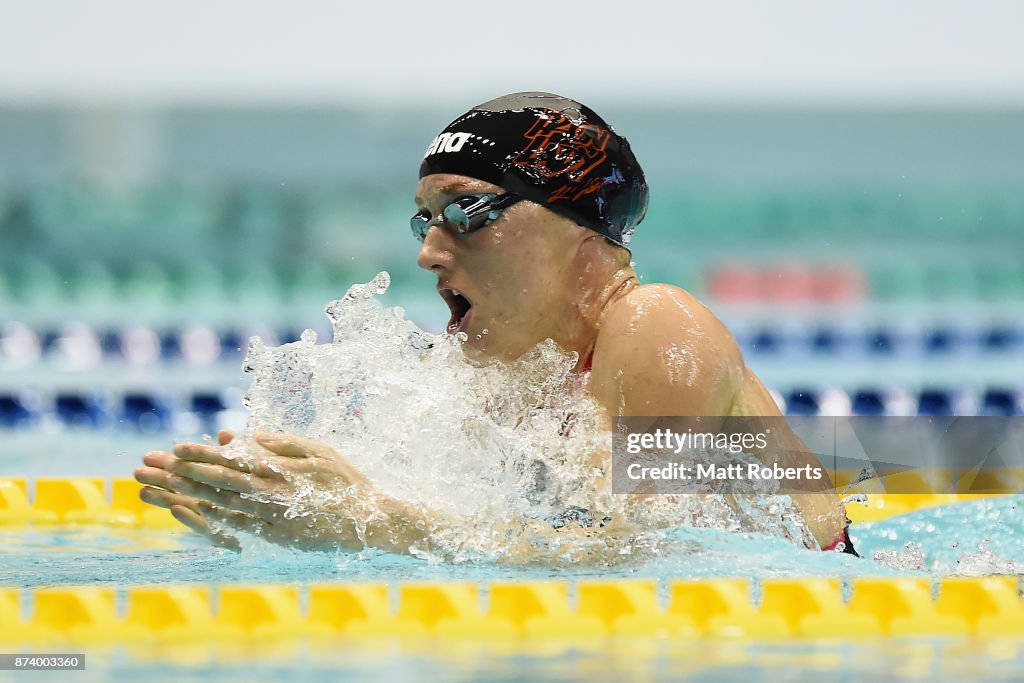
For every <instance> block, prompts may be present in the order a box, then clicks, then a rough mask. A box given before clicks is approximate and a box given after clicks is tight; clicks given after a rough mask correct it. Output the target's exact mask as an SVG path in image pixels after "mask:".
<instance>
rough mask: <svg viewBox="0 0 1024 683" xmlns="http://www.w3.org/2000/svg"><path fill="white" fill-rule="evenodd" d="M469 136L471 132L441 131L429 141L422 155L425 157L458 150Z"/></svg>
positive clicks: (471, 135)
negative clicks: (428, 145)
mask: <svg viewBox="0 0 1024 683" xmlns="http://www.w3.org/2000/svg"><path fill="white" fill-rule="evenodd" d="M471 137H473V134H472V133H441V134H440V135H438V136H437V137H436V138H434V141H433V142H431V143H430V147H427V153H426V154H424V155H423V156H424V158H426V157H429V156H430V155H431V154H437V153H439V152H458V151H459V150H461V149H462V146H463V145H465V144H466V141H467V140H469V139H470V138H471Z"/></svg>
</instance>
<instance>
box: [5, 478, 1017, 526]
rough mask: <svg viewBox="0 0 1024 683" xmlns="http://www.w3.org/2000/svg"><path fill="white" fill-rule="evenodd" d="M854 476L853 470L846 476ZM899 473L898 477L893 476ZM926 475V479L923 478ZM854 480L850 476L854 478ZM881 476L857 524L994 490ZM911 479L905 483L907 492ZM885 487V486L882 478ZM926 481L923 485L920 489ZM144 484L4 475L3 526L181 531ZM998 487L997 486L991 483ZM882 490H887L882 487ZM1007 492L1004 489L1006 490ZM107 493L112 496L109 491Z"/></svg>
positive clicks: (866, 486)
mask: <svg viewBox="0 0 1024 683" xmlns="http://www.w3.org/2000/svg"><path fill="white" fill-rule="evenodd" d="M1018 474H1019V473H1018V471H1017V470H1006V471H1004V472H989V473H981V474H979V475H978V476H982V475H984V476H985V482H989V483H995V482H1001V485H1005V484H1006V482H1007V481H1010V480H1013V479H1012V478H1013V477H1016V476H1017V475H1018ZM843 476H844V477H847V476H848V477H850V479H852V475H851V474H850V473H846V474H845V475H843ZM892 476H894V477H895V476H897V475H892ZM935 476H937V475H935V474H934V473H931V474H927V473H926V474H924V475H922V474H920V473H908V474H906V475H905V478H906V479H907V480H908V481H909V480H910V478H914V481H917V480H918V479H920V480H921V481H922V482H923V481H924V479H929V480H930V481H935V479H934V477H935ZM922 477H923V479H922ZM850 479H847V481H848V480H850ZM877 481H878V480H869V481H868V482H864V483H863V484H860V485H858V486H857V487H856V488H854V489H853V490H852V492H854V493H857V492H866V493H867V496H868V499H867V502H866V503H850V504H848V505H847V506H846V507H847V514H848V515H849V517H850V519H851V520H852V521H853V522H875V521H878V520H881V519H887V518H889V517H894V516H896V515H902V514H906V513H908V512H914V511H915V510H920V509H922V508H928V507H935V506H938V505H947V504H949V503H959V502H966V501H972V500H977V499H979V498H989V497H993V496H998V495H1013V494H991V493H955V494H954V493H884V492H876V491H877V490H878V487H879V486H880V484H878V483H875V482H877ZM908 481H901V482H900V486H901V488H900V489H899V490H905V488H902V487H906V486H907V484H908ZM881 485H882V486H884V485H885V481H884V480H883V482H882V484H881ZM924 486H925V485H924V484H923V483H922V484H921V487H922V488H923V487H924ZM141 488H142V485H141V484H139V483H138V482H136V481H135V480H134V479H126V478H116V479H112V480H110V482H109V487H108V486H107V481H106V480H104V479H102V478H97V477H45V478H44V477H40V478H38V479H35V480H34V481H31V482H30V481H29V480H28V479H25V478H6V479H4V478H0V526H2V525H5V524H99V525H107V526H120V527H138V528H143V529H183V528H184V527H183V525H181V524H180V523H179V522H178V521H177V520H176V519H174V517H173V516H172V515H171V513H170V512H169V511H168V510H162V509H160V508H155V507H153V506H151V505H147V504H146V503H143V502H142V500H141V499H140V498H139V491H140V489H141ZM993 488H995V487H993ZM883 490H884V489H883ZM1003 490H1006V489H1005V488H1004V489H1003ZM108 493H109V495H108Z"/></svg>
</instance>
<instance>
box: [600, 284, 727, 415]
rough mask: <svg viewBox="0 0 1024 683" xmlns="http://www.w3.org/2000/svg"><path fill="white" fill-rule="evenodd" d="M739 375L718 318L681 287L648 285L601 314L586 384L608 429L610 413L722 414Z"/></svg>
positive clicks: (725, 333)
mask: <svg viewBox="0 0 1024 683" xmlns="http://www.w3.org/2000/svg"><path fill="white" fill-rule="evenodd" d="M743 373H744V366H743V358H742V355H741V354H740V351H739V348H738V346H737V345H736V342H735V340H734V339H733V338H732V335H731V334H730V333H729V331H728V330H727V329H726V328H725V326H724V325H723V324H722V323H721V321H719V320H718V319H717V318H716V317H715V316H714V315H713V314H712V313H711V312H710V311H709V310H708V309H707V308H705V307H704V306H703V305H701V304H700V303H699V302H697V301H696V300H695V299H693V297H691V296H689V295H688V294H687V293H686V292H684V291H683V290H681V289H678V288H676V287H671V286H668V285H650V286H647V287H642V288H638V289H637V290H634V291H633V292H632V293H630V294H629V295H628V296H626V297H624V298H623V299H622V300H620V301H619V302H616V304H615V305H614V306H613V307H612V308H611V309H610V310H609V311H608V313H607V315H606V316H605V320H604V322H603V324H602V327H601V330H600V333H599V335H598V340H597V344H596V346H595V348H594V357H593V367H592V371H591V378H590V384H591V392H592V393H593V395H594V398H595V399H596V400H597V401H598V403H600V404H601V405H602V407H604V409H605V411H606V413H607V415H608V417H609V426H610V420H611V417H613V416H616V415H618V416H626V417H640V416H650V417H656V416H660V415H700V416H715V415H727V414H728V409H729V406H730V405H731V403H732V401H733V398H734V396H735V394H736V391H737V389H738V387H739V385H740V382H741V379H742V377H743Z"/></svg>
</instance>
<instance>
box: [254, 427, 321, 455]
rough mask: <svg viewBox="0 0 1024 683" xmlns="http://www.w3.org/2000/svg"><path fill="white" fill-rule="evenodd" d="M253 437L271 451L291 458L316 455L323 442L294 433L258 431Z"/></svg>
mask: <svg viewBox="0 0 1024 683" xmlns="http://www.w3.org/2000/svg"><path fill="white" fill-rule="evenodd" d="M253 438H254V439H255V440H256V443H258V444H259V445H261V446H263V447H264V448H266V449H267V450H268V451H270V452H271V453H275V454H277V455H283V456H286V457H289V458H310V457H314V456H316V455H317V454H318V453H317V452H318V451H319V450H320V449H321V448H322V445H321V444H318V443H317V442H315V441H310V440H309V439H304V438H303V437H301V436H295V435H294V434H273V433H270V432H257V433H256V434H255V435H254V436H253Z"/></svg>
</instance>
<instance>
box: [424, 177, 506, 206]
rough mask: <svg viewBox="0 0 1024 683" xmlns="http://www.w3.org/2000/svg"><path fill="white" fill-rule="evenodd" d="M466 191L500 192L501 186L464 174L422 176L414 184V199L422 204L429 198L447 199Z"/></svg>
mask: <svg viewBox="0 0 1024 683" xmlns="http://www.w3.org/2000/svg"><path fill="white" fill-rule="evenodd" d="M467 192H502V188H500V187H499V186H497V185H494V184H492V183H488V182H486V181H484V180H477V179H476V178H469V177H466V176H452V175H432V176H426V177H424V178H423V179H422V180H420V182H419V184H418V185H417V186H416V199H415V201H416V205H417V206H424V205H426V203H427V202H428V201H430V200H431V199H435V198H441V199H447V198H448V197H457V196H459V195H462V194H466V193H467Z"/></svg>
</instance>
